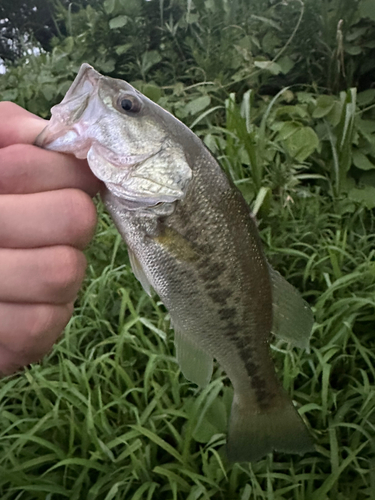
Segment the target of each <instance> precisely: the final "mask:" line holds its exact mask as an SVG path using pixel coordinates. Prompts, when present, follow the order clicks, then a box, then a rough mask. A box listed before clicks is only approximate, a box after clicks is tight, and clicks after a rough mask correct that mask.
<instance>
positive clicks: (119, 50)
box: [116, 43, 132, 56]
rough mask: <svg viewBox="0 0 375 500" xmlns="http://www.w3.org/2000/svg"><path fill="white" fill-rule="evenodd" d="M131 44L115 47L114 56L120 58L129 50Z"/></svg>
mask: <svg viewBox="0 0 375 500" xmlns="http://www.w3.org/2000/svg"><path fill="white" fill-rule="evenodd" d="M131 47H132V44H131V43H125V44H124V45H119V46H118V47H116V54H117V55H118V56H121V55H122V54H125V52H127V51H128V50H129V49H131Z"/></svg>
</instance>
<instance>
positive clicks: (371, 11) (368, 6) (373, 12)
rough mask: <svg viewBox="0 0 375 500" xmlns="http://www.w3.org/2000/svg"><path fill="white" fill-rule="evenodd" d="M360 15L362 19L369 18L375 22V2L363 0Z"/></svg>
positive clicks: (360, 5)
mask: <svg viewBox="0 0 375 500" xmlns="http://www.w3.org/2000/svg"><path fill="white" fill-rule="evenodd" d="M359 13H360V15H361V16H362V17H369V18H370V19H372V20H373V21H375V2H374V0H362V2H361V3H360V4H359Z"/></svg>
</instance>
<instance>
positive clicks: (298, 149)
mask: <svg viewBox="0 0 375 500" xmlns="http://www.w3.org/2000/svg"><path fill="white" fill-rule="evenodd" d="M285 145H286V147H287V149H288V152H289V154H290V155H291V156H292V157H293V158H295V159H296V160H298V161H304V160H306V158H307V157H308V156H310V155H311V154H312V153H313V152H314V151H315V150H316V149H317V148H318V147H319V138H318V136H317V135H316V133H315V132H314V130H313V129H312V128H311V127H300V128H299V129H298V130H297V131H296V132H295V133H294V134H292V135H291V136H289V137H288V139H286V141H285Z"/></svg>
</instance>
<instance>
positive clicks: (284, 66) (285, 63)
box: [277, 56, 294, 99]
mask: <svg viewBox="0 0 375 500" xmlns="http://www.w3.org/2000/svg"><path fill="white" fill-rule="evenodd" d="M277 64H278V65H279V66H280V69H281V73H283V75H286V74H287V73H289V71H290V70H291V69H292V68H293V67H294V61H293V59H291V58H290V57H289V56H283V57H280V59H278V60H277ZM284 99H285V95H284Z"/></svg>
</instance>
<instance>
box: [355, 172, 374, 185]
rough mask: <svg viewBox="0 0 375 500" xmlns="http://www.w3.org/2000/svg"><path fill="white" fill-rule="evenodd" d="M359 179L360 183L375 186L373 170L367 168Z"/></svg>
mask: <svg viewBox="0 0 375 500" xmlns="http://www.w3.org/2000/svg"><path fill="white" fill-rule="evenodd" d="M359 180H360V182H361V183H362V184H368V185H369V186H372V187H374V188H375V170H369V171H367V172H365V173H364V174H363V175H361V177H360V179H359Z"/></svg>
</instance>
